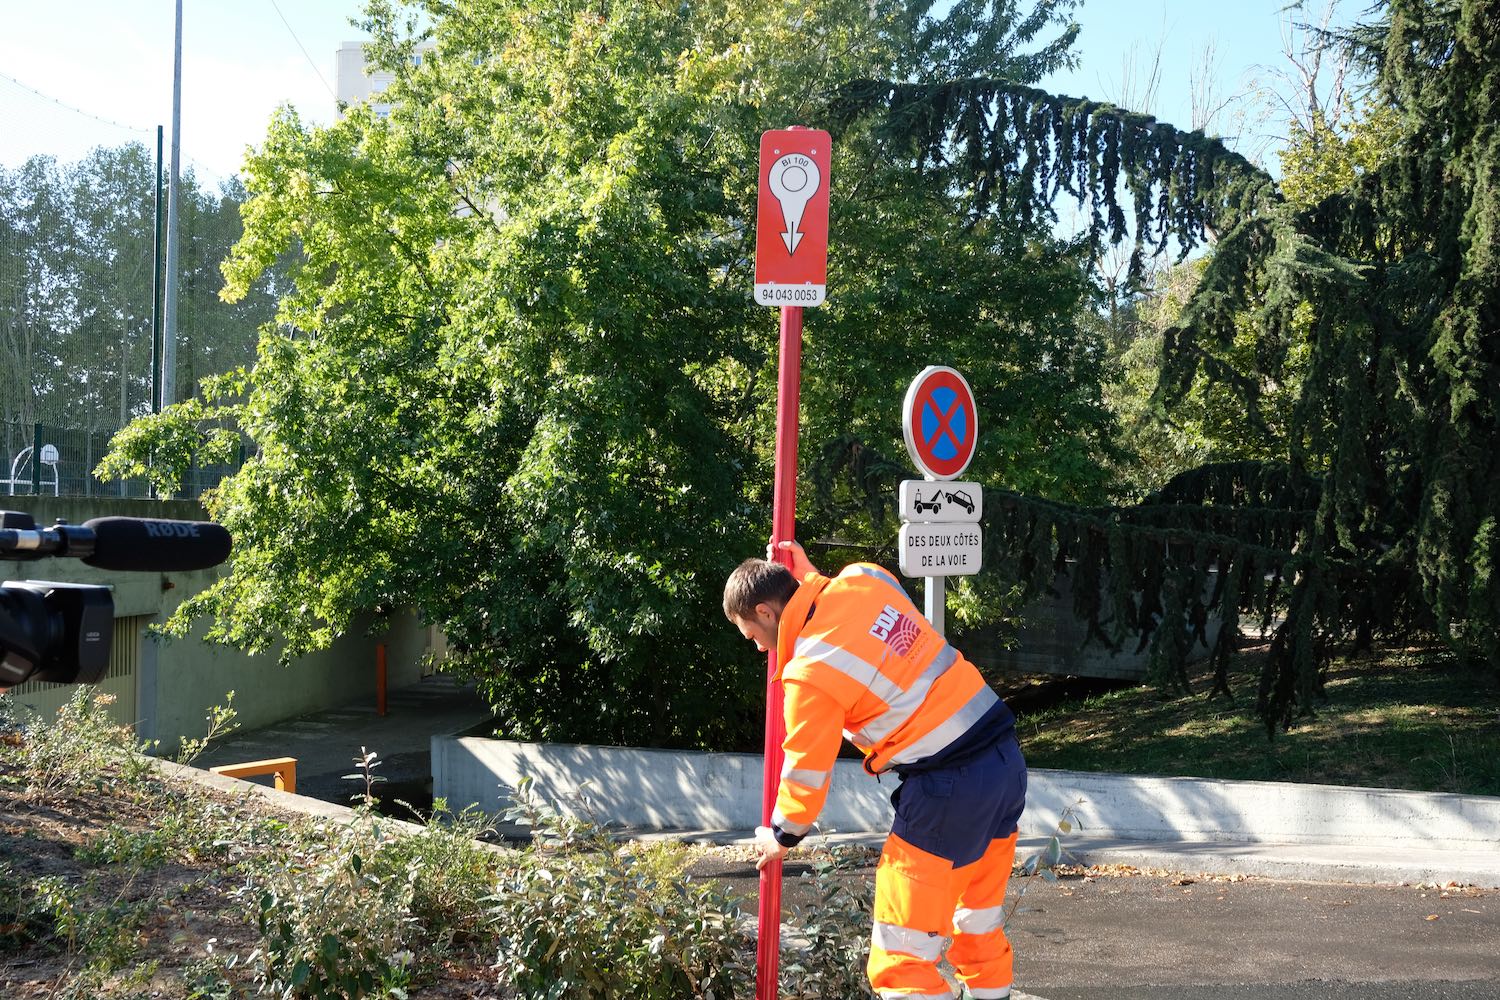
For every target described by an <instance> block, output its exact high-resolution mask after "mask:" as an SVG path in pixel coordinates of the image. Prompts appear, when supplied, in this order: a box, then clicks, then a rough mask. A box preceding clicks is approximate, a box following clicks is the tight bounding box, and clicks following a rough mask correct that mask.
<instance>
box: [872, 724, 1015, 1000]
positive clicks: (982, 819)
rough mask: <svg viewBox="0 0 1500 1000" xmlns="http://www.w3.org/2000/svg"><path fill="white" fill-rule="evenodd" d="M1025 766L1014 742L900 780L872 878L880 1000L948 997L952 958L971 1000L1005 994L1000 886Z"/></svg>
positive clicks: (1008, 968) (1008, 969) (1008, 962)
mask: <svg viewBox="0 0 1500 1000" xmlns="http://www.w3.org/2000/svg"><path fill="white" fill-rule="evenodd" d="M1025 789H1026V765H1025V762H1024V761H1023V760H1022V759H1021V755H1020V749H1019V748H1018V747H1017V746H1016V744H1015V743H1014V742H1013V741H1007V742H1006V744H1005V745H1004V746H1002V747H995V748H991V749H990V750H989V751H988V752H987V753H986V754H985V755H984V757H983V759H980V760H977V761H969V762H966V763H965V764H964V765H963V766H960V767H951V768H943V769H941V770H935V771H932V772H923V773H917V774H912V775H908V776H906V777H905V778H904V779H903V781H902V787H901V788H899V789H897V792H896V794H895V795H894V796H893V799H894V800H895V803H896V822H895V824H894V827H893V829H892V831H891V835H890V836H889V837H888V838H887V839H886V844H885V850H884V851H883V852H882V854H881V856H880V864H879V867H878V868H877V869H876V872H875V913H874V919H875V926H874V930H873V932H872V934H871V939H870V962H869V967H868V972H869V976H870V985H871V986H872V987H873V988H874V990H875V993H876V995H878V996H879V997H881V1000H951V998H952V996H953V993H952V990H951V989H950V988H949V987H948V984H947V983H946V982H945V981H944V979H943V977H942V975H941V974H940V973H939V972H938V969H937V963H938V961H939V960H940V959H941V958H942V956H943V949H944V945H946V944H947V940H946V939H948V938H952V941H953V943H952V945H951V946H948V948H947V953H948V960H949V961H950V962H952V963H953V966H954V968H955V969H956V970H957V973H958V978H959V980H960V981H961V982H962V983H963V984H964V986H965V987H966V988H967V989H968V991H969V994H970V995H971V996H972V997H974V998H975V1000H1000V998H1004V997H1008V996H1009V995H1010V987H1011V981H1012V978H1013V975H1012V956H1011V948H1010V942H1009V941H1008V940H1006V937H1005V930H1004V912H1005V887H1006V883H1007V882H1008V881H1009V880H1010V871H1011V865H1012V864H1013V863H1014V860H1015V855H1016V821H1017V820H1018V819H1019V818H1020V814H1021V809H1022V807H1023V805H1024V802H1025V794H1026V792H1025Z"/></svg>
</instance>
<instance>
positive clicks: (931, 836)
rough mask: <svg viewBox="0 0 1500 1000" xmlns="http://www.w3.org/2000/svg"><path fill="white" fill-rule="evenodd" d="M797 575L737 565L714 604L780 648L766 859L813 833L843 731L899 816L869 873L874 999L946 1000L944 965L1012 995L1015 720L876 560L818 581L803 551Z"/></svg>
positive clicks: (982, 992) (971, 985)
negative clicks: (778, 747) (777, 765)
mask: <svg viewBox="0 0 1500 1000" xmlns="http://www.w3.org/2000/svg"><path fill="white" fill-rule="evenodd" d="M781 546H782V548H784V549H786V550H787V551H788V552H790V554H791V557H792V569H791V570H790V571H789V570H788V569H787V568H786V567H785V566H782V565H781V564H780V563H776V562H768V561H766V560H763V559H747V560H745V562H743V563H741V564H740V566H739V567H738V568H737V569H736V570H735V571H734V572H733V573H732V574H731V575H730V577H729V581H728V583H726V584H725V586H724V613H725V615H727V616H728V617H729V620H730V621H732V622H734V623H735V625H737V626H738V627H739V630H740V632H741V633H742V634H743V635H744V636H745V638H747V639H749V640H751V641H752V642H754V643H755V647H756V648H757V649H759V650H761V651H763V652H764V651H767V650H770V649H773V648H774V649H775V650H776V652H777V662H778V663H780V664H781V665H782V666H781V670H780V673H779V675H778V676H779V678H780V680H781V682H782V685H783V686H784V689H785V692H786V702H785V703H786V740H785V742H784V743H783V744H782V749H783V750H785V752H786V763H785V765H784V766H783V767H782V770H781V785H780V788H779V789H778V790H777V795H776V810H775V812H774V813H773V814H772V817H771V826H770V827H769V828H762V830H761V831H758V834H759V840H758V843H757V846H758V847H759V850H760V860H759V862H758V863H757V865H756V867H758V868H764V867H765V866H766V865H767V864H769V863H770V862H771V861H773V860H775V859H777V858H780V857H782V856H783V855H785V854H786V852H787V851H788V850H789V849H790V848H792V847H795V846H796V845H797V843H798V842H799V841H801V840H802V838H803V837H805V836H806V835H807V833H808V831H810V830H811V829H812V826H813V821H814V820H816V819H817V816H818V813H819V811H820V810H821V809H822V808H823V803H824V801H825V800H826V799H827V797H828V784H829V779H830V778H831V777H832V775H833V763H834V760H835V759H836V758H837V756H838V752H839V743H840V736H841V735H842V736H847V737H848V738H849V740H850V741H851V742H852V743H853V744H854V745H855V746H856V747H858V748H859V749H860V751H861V752H862V753H863V754H864V755H865V770H866V771H868V772H870V773H871V774H882V773H886V772H890V771H894V772H895V773H896V774H897V775H899V776H900V778H901V782H900V784H899V785H898V786H897V788H896V790H895V791H894V792H893V793H892V794H891V802H892V804H893V805H894V806H895V807H896V818H895V822H894V823H893V824H892V826H891V833H890V836H889V837H888V838H886V843H885V849H884V850H883V851H882V852H881V855H880V864H879V867H878V868H877V869H876V873H875V914H874V917H875V927H874V931H873V933H872V934H871V938H870V962H869V968H868V971H869V976H870V985H871V986H872V987H873V988H874V990H875V992H876V993H877V994H878V995H879V996H880V997H881V998H882V1000H951V997H952V992H951V991H950V990H949V988H948V986H947V984H946V983H945V982H944V980H943V977H942V976H941V975H940V974H939V973H938V970H937V963H938V960H939V959H940V958H941V957H942V953H943V944H944V939H945V938H947V937H950V936H951V937H952V939H953V944H952V946H951V947H950V948H949V949H948V959H949V961H951V962H952V963H953V965H954V967H955V968H956V969H957V970H958V978H959V979H960V980H961V981H962V982H963V984H964V986H965V987H966V988H967V989H968V991H969V994H970V995H971V996H973V997H974V998H975V1000H999V998H1004V997H1008V996H1010V986H1011V977H1012V970H1011V949H1010V942H1009V941H1007V940H1006V938H1005V931H1004V929H1003V926H1002V925H1003V914H1004V902H1005V884H1006V882H1007V880H1008V879H1009V878H1010V869H1011V864H1012V862H1013V860H1014V858H1015V853H1016V824H1017V821H1018V820H1019V819H1020V816H1021V810H1022V809H1023V808H1024V806H1025V802H1026V762H1025V760H1024V759H1023V758H1022V757H1021V750H1020V747H1019V746H1018V745H1017V743H1016V733H1015V719H1014V717H1013V716H1012V715H1011V712H1010V709H1009V708H1007V707H1006V706H1005V703H1004V702H1003V701H1001V700H1000V698H999V696H998V695H996V694H995V692H994V691H992V690H991V689H990V688H989V686H988V685H986V684H985V682H984V679H983V678H982V677H980V675H979V671H978V670H976V669H975V668H974V665H973V664H971V663H970V662H969V661H968V660H966V659H964V657H963V656H962V655H961V654H960V653H959V652H958V650H956V649H954V648H953V647H952V646H950V645H948V643H947V642H945V641H944V639H943V637H942V636H941V635H939V634H938V633H937V630H936V629H934V628H933V627H932V625H931V624H930V623H929V622H928V621H927V619H926V618H924V617H923V616H922V615H921V614H919V613H918V611H917V609H916V606H915V605H914V604H912V602H911V599H910V598H909V597H907V596H906V591H905V590H903V589H902V587H901V584H900V583H898V582H897V581H896V578H895V577H893V576H892V575H891V574H890V573H888V572H887V571H886V570H884V569H881V568H880V567H879V566H876V565H874V564H871V563H855V564H853V565H851V566H846V567H845V568H844V570H843V572H841V573H840V574H839V575H838V576H836V577H833V578H832V579H830V578H828V577H826V576H822V575H821V574H819V573H818V571H817V569H816V568H815V567H814V566H813V565H812V563H811V562H810V561H809V560H808V558H807V554H806V553H805V552H804V551H803V550H802V546H800V545H798V544H797V543H796V542H782V543H781Z"/></svg>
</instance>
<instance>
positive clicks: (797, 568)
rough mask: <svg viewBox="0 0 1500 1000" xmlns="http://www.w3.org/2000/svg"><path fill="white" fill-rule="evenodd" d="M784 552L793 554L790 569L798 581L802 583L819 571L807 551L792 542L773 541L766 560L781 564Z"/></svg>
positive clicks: (767, 548)
mask: <svg viewBox="0 0 1500 1000" xmlns="http://www.w3.org/2000/svg"><path fill="white" fill-rule="evenodd" d="M782 552H787V553H790V554H791V557H792V564H791V566H790V567H789V568H790V569H791V571H792V576H793V577H795V578H796V579H797V580H799V581H800V580H802V579H803V578H805V577H806V576H807V574H809V573H816V572H817V571H818V567H816V566H814V565H813V564H812V560H811V559H809V558H807V552H806V550H804V549H803V548H802V546H801V545H799V544H798V543H796V542H794V541H790V540H787V541H782V542H775V541H773V542H771V543H770V544H769V545H767V546H766V559H767V560H768V561H770V562H780V561H781V553H782Z"/></svg>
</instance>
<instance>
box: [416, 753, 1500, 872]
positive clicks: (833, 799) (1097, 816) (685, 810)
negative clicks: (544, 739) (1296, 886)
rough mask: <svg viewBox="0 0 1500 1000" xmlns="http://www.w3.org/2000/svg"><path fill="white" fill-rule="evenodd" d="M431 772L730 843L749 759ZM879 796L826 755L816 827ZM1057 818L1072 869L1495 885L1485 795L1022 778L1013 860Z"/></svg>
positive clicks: (757, 792)
mask: <svg viewBox="0 0 1500 1000" xmlns="http://www.w3.org/2000/svg"><path fill="white" fill-rule="evenodd" d="M432 766H433V792H434V794H435V795H439V796H442V797H443V798H445V799H447V801H448V802H449V803H450V805H452V806H454V807H455V808H461V807H462V806H464V805H467V804H470V803H473V804H476V805H478V806H479V808H481V809H483V810H485V811H486V812H491V813H494V812H498V811H500V810H501V809H503V808H505V807H506V806H507V805H508V800H507V798H506V796H505V789H507V788H514V787H515V786H516V783H517V782H518V781H520V780H521V779H522V778H525V777H531V778H533V779H534V780H535V785H534V788H535V790H536V792H537V793H538V794H539V795H540V796H541V797H542V798H543V799H544V800H546V801H547V802H548V803H549V805H551V806H552V807H553V808H555V809H557V810H558V811H560V812H562V813H565V814H571V815H582V816H589V817H591V818H594V819H596V820H599V821H605V822H609V823H611V824H616V825H621V826H624V827H626V828H629V829H632V830H634V831H639V832H640V833H643V834H644V833H646V832H650V831H656V832H667V831H671V832H672V833H673V835H674V836H683V835H684V833H685V832H686V831H700V832H701V831H714V833H713V834H712V835H711V836H712V837H713V838H714V839H717V840H720V841H722V842H731V841H735V840H741V839H743V838H744V837H745V836H746V835H747V832H748V831H750V830H753V828H754V827H755V826H756V825H757V823H758V822H759V815H760V802H761V775H762V761H761V757H760V756H759V755H758V754H704V753H686V752H677V751H665V750H641V749H630V748H620V747H595V746H579V745H563V744H539V743H519V742H510V741H504V740H494V739H485V738H475V737H434V738H433V741H432ZM893 787H894V783H893V782H891V781H886V782H883V783H880V782H876V781H873V780H871V779H870V778H869V777H868V776H867V775H865V774H864V773H863V771H862V769H861V767H860V763H859V762H858V761H853V760H840V761H839V762H838V764H837V765H836V766H835V771H834V778H833V785H832V788H831V789H830V792H829V796H828V803H827V805H826V806H825V807H824V811H823V815H822V824H823V828H824V829H825V830H827V831H835V832H837V833H839V834H847V835H852V836H854V837H856V838H858V837H859V836H860V835H864V836H866V837H870V838H878V837H879V835H880V834H883V833H884V831H885V830H888V829H889V828H890V819H891V807H890V802H889V794H890V791H891V790H892V788H893ZM1069 810H1071V813H1072V816H1073V819H1074V824H1073V825H1074V828H1075V832H1073V833H1070V834H1068V835H1066V836H1065V837H1064V838H1063V841H1064V848H1065V849H1066V850H1067V851H1068V853H1069V854H1070V855H1071V856H1073V857H1075V858H1077V859H1078V860H1079V861H1081V862H1084V863H1127V864H1133V865H1136V866H1138V867H1152V868H1165V869H1170V870H1174V871H1190V872H1197V871H1202V872H1216V873H1225V874H1231V873H1245V874H1262V875H1270V876H1276V877H1284V878H1293V879H1315V880H1329V881H1363V882H1439V883H1442V882H1447V881H1454V882H1460V883H1464V884H1474V885H1484V886H1500V847H1497V840H1496V836H1495V831H1496V830H1500V798H1496V797H1492V796H1478V795H1452V794H1443V793H1426V792H1408V791H1400V790H1392V789H1381V788H1348V787H1340V786H1329V785H1302V784H1293V783H1290V782H1256V781H1216V780H1212V779H1204V778H1168V777H1149V776H1138V775H1117V774H1095V773H1087V772H1077V771H1053V770H1042V769H1034V770H1033V771H1032V772H1031V782H1030V789H1029V792H1028V807H1027V813H1026V816H1025V817H1024V818H1023V820H1022V828H1021V837H1022V841H1023V848H1022V849H1023V851H1024V850H1025V849H1026V845H1028V844H1041V843H1044V842H1045V839H1046V838H1048V837H1050V836H1051V835H1052V834H1053V832H1054V831H1055V827H1056V824H1057V821H1058V819H1059V817H1061V816H1062V815H1063V813H1064V812H1065V811H1069ZM689 836H691V835H690V834H689ZM700 836H710V835H709V834H701V833H700ZM872 842H874V840H872Z"/></svg>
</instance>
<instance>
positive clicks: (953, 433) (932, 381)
mask: <svg viewBox="0 0 1500 1000" xmlns="http://www.w3.org/2000/svg"><path fill="white" fill-rule="evenodd" d="M901 424H902V428H903V429H904V430H905V431H906V450H907V451H908V452H909V453H910V454H911V460H912V461H913V462H915V463H916V466H917V468H918V469H919V470H920V471H921V472H922V474H923V475H925V476H926V477H927V478H928V479H957V478H958V477H959V476H960V475H962V474H963V471H964V470H965V469H967V468H968V467H969V461H970V460H971V459H973V457H974V446H975V444H977V443H978V441H979V412H978V410H977V409H976V408H975V406H974V393H973V391H972V390H970V389H969V383H968V382H966V381H965V380H964V377H963V376H962V375H960V374H959V373H958V372H957V371H956V370H954V369H952V368H947V367H944V366H942V365H930V366H928V367H927V368H924V369H922V373H921V374H920V375H918V376H917V377H916V378H914V379H912V382H911V386H910V387H909V388H908V389H907V390H906V402H905V404H903V406H902V407H901Z"/></svg>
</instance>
